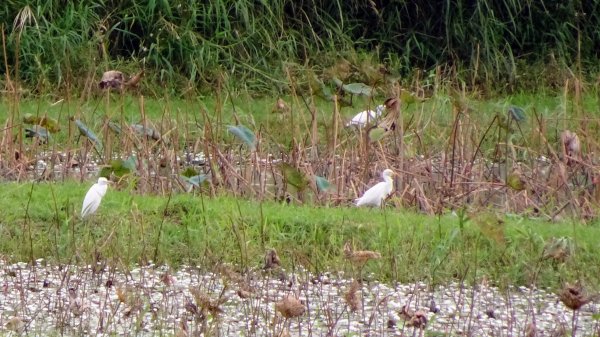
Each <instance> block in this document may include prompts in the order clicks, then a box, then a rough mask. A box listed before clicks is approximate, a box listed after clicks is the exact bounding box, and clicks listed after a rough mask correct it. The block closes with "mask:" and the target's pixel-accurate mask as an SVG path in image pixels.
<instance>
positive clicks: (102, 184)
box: [81, 177, 108, 218]
mask: <svg viewBox="0 0 600 337" xmlns="http://www.w3.org/2000/svg"><path fill="white" fill-rule="evenodd" d="M107 188H108V179H106V178H104V177H100V178H98V182H97V183H95V184H94V185H92V187H91V188H90V189H89V190H88V191H87V193H86V194H85V198H84V199H83V207H82V208H81V217H82V218H85V217H86V216H88V215H90V214H93V213H95V212H96V211H97V210H98V207H99V206H100V202H101V201H102V197H103V196H104V195H105V194H106V189H107Z"/></svg>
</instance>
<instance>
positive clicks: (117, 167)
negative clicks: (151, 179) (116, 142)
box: [110, 159, 132, 178]
mask: <svg viewBox="0 0 600 337" xmlns="http://www.w3.org/2000/svg"><path fill="white" fill-rule="evenodd" d="M110 169H111V173H113V174H114V175H115V176H117V177H118V178H122V177H123V176H125V175H127V174H130V173H131V172H132V170H131V169H130V167H129V166H128V164H127V163H126V162H125V161H124V160H123V159H113V160H111V161H110Z"/></svg>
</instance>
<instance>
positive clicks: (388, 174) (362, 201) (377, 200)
mask: <svg viewBox="0 0 600 337" xmlns="http://www.w3.org/2000/svg"><path fill="white" fill-rule="evenodd" d="M394 174H395V173H394V171H392V170H390V169H385V170H383V173H382V174H381V176H382V178H383V181H382V182H379V183H377V184H375V186H373V187H371V188H369V189H368V190H367V191H366V192H365V193H364V194H363V195H362V196H361V197H360V198H358V199H356V200H355V202H356V206H359V207H360V206H370V207H381V203H382V202H383V200H385V199H386V198H387V197H388V196H389V195H390V194H391V193H392V191H393V190H394V181H393V180H392V176H393V175H394Z"/></svg>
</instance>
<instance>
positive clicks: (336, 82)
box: [332, 77, 344, 87]
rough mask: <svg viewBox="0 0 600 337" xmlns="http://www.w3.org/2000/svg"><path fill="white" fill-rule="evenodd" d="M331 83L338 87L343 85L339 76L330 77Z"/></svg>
mask: <svg viewBox="0 0 600 337" xmlns="http://www.w3.org/2000/svg"><path fill="white" fill-rule="evenodd" d="M332 81H333V83H334V84H335V85H336V86H338V87H343V86H344V82H342V81H341V80H340V79H339V78H337V77H334V78H333V79H332Z"/></svg>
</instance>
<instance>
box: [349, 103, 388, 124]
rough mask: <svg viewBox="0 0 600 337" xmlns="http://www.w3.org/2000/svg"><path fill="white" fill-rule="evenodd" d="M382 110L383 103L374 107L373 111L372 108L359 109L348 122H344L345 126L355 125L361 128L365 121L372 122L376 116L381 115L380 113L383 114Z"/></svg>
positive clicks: (383, 107)
mask: <svg viewBox="0 0 600 337" xmlns="http://www.w3.org/2000/svg"><path fill="white" fill-rule="evenodd" d="M384 110H385V105H378V106H377V107H376V108H375V111H373V110H365V111H361V112H359V113H357V114H356V115H355V116H354V117H352V119H351V120H350V121H349V122H348V123H346V126H351V125H356V126H358V127H359V128H362V127H364V126H366V125H367V121H368V122H373V121H375V120H376V119H377V118H379V117H380V116H381V114H383V111H384Z"/></svg>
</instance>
